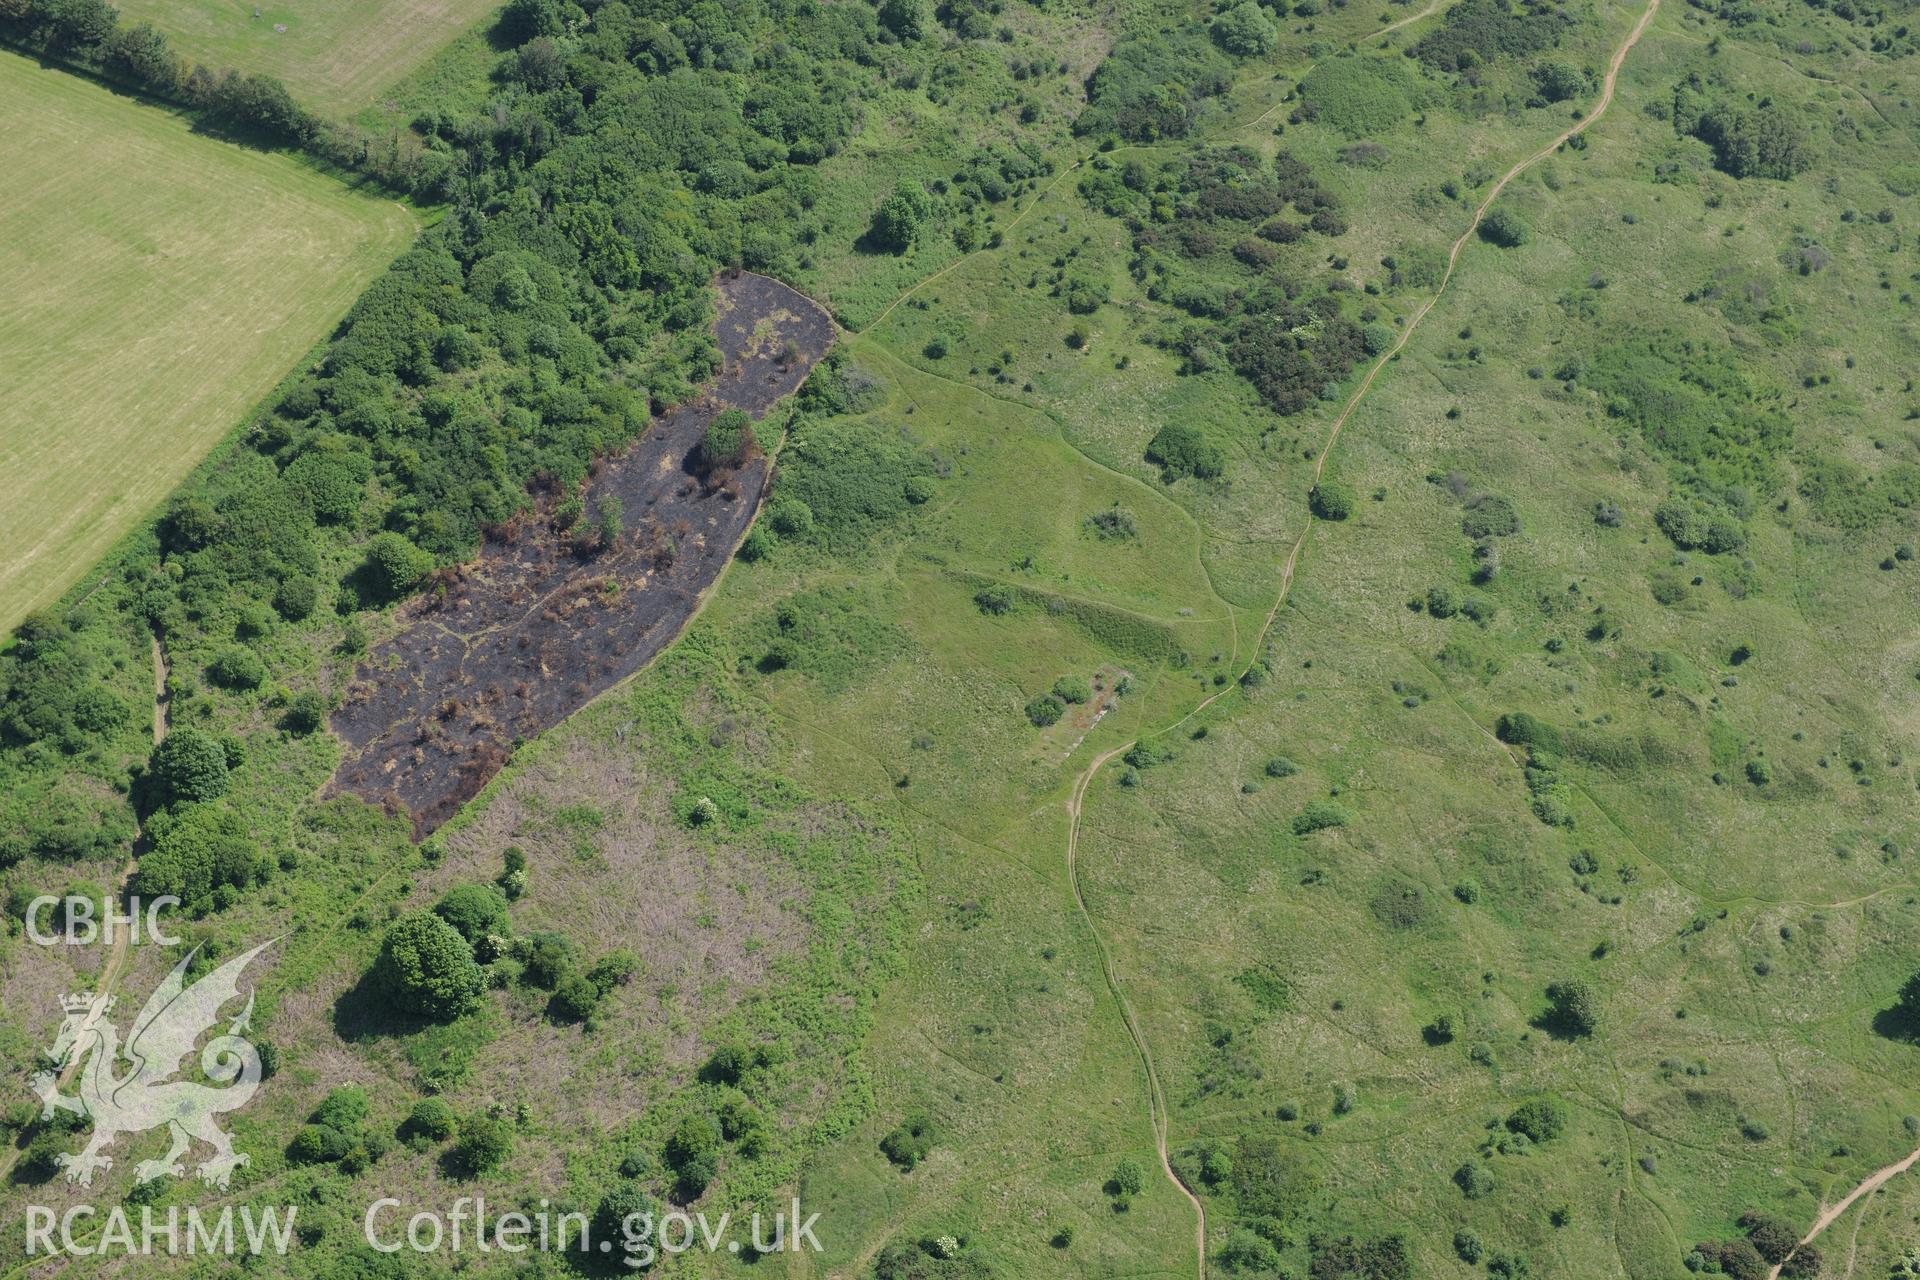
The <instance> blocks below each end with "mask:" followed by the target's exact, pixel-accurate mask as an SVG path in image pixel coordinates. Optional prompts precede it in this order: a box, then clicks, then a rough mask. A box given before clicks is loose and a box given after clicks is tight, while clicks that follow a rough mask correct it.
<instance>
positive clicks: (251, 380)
mask: <svg viewBox="0 0 1920 1280" xmlns="http://www.w3.org/2000/svg"><path fill="white" fill-rule="evenodd" d="M0 101H3V102H4V104H5V107H6V116H7V119H8V120H9V121H10V122H11V123H12V126H13V127H12V128H11V129H9V130H8V136H7V139H6V141H5V142H4V143H0V160H4V162H5V164H6V167H7V172H8V173H9V174H10V175H11V180H12V190H13V193H14V195H13V198H12V199H10V200H8V201H7V204H6V210H5V214H4V224H5V236H6V239H7V242H8V243H9V244H10V245H11V246H12V247H13V250H14V251H13V252H11V253H9V254H8V256H7V264H6V266H5V268H4V269H3V270H4V276H5V279H4V282H3V283H4V287H5V291H6V296H7V298H8V299H9V305H8V307H7V309H6V315H5V317H4V318H0V351H4V352H6V353H7V356H6V361H5V363H6V367H7V371H8V372H7V378H6V388H5V390H6V396H5V401H6V403H5V407H4V408H0V441H4V442H5V457H6V460H7V464H8V465H7V480H6V489H5V494H4V500H5V507H6V515H5V516H4V517H0V540H4V542H5V544H6V546H7V548H8V553H7V561H6V564H5V566H4V568H0V620H4V621H5V622H6V623H8V624H11V623H13V622H15V621H17V620H18V619H19V618H20V617H21V616H22V615H24V614H25V613H26V612H27V611H28V610H29V609H32V608H35V607H37V606H39V605H43V604H46V603H48V602H49V601H51V600H53V599H55V598H56V597H58V596H59V595H60V594H61V593H62V592H63V591H64V590H65V589H66V588H67V587H68V585H70V584H71V583H72V582H73V581H74V580H75V579H76V578H77V577H79V575H80V574H82V573H83V572H84V571H85V570H86V569H87V567H88V566H89V565H91V564H92V563H93V562H94V561H96V560H98V559H99V557H100V555H101V554H102V552H104V551H105V550H106V549H107V548H108V547H110V546H111V545H112V544H113V543H114V542H115V541H117V540H118V539H119V537H120V536H121V535H122V534H124V533H125V532H126V531H127V530H129V529H131V528H132V527H133V526H134V524H135V523H136V522H138V521H140V520H141V519H143V518H145V517H146V516H147V515H148V513H149V511H150V509H151V508H152V507H153V506H154V505H155V504H156V503H158V502H159V501H160V499H161V498H162V497H164V496H165V495H166V494H167V493H168V492H169V491H171V490H172V489H173V487H174V486H175V485H176V484H178V483H179V481H180V479H181V478H182V477H183V476H185V475H186V474H187V473H188V472H189V471H190V470H192V468H193V467H194V465H195V464H196V463H197V462H198V461H199V460H200V458H201V457H202V455H204V454H205V453H206V452H207V450H208V449H209V448H210V447H211V446H212V445H213V443H214V442H215V441H216V440H218V439H219V438H220V437H221V436H222V435H223V434H224V433H225V432H226V431H228V430H229V429H230V428H231V426H232V423H233V421H234V419H235V418H237V417H238V416H239V415H240V414H241V413H243V412H245V410H246V409H247V408H248V407H249V406H251V405H252V404H253V403H254V402H255V401H256V400H258V399H259V398H260V397H261V396H262V395H263V394H265V393H266V392H267V390H268V389H269V388H271V387H272V386H273V385H274V383H275V382H277V381H278V380H279V378H280V377H281V375H282V374H283V372H284V371H285V369H286V367H287V366H288V365H289V364H290V363H291V362H292V361H294V360H295V359H297V358H298V357H299V355H300V354H301V353H302V352H304V351H306V350H307V349H308V347H309V346H311V345H312V343H313V342H314V340H315V339H317V338H319V337H320V336H321V335H322V334H324V332H325V331H326V329H327V327H328V326H329V325H331V324H333V323H334V322H335V321H336V320H338V319H339V317H340V316H341V315H342V314H343V313H344V312H345V311H346V309H347V307H348V306H349V305H350V304H351V303H352V301H353V299H354V298H355V297H356V296H358V294H359V292H360V291H361V289H363V288H364V287H365V286H366V283H367V282H368V281H369V280H371V279H372V278H373V277H374V275H375V274H376V273H377V272H379V271H380V270H381V269H382V268H383V267H384V266H385V265H386V264H387V263H388V261H390V260H391V259H392V258H393V257H394V256H395V254H397V253H398V252H399V251H400V250H401V248H402V247H403V246H404V245H405V244H406V242H407V240H408V238H409V237H410V236H411V235H412V234H413V231H414V225H415V224H414V221H413V219H412V218H411V217H410V216H409V215H408V214H407V212H406V211H405V210H404V209H402V208H400V207H399V206H397V205H394V204H392V203H391V202H388V201H384V200H377V199H374V198H371V197H367V196H362V195H357V194H353V193H350V192H348V191H346V190H344V189H342V188H340V187H339V186H338V185H337V184H335V183H333V182H332V181H331V180H330V179H327V178H324V177H322V176H321V175H319V174H317V173H315V172H314V171H313V170H311V169H310V168H307V167H306V166H304V165H302V164H300V163H299V162H297V161H295V160H292V159H289V158H286V157H283V156H271V155H261V154H257V153H254V152H251V151H245V150H242V149H240V148H237V147H233V146H229V145H226V144H223V143H216V142H212V141H209V140H206V139H204V138H199V137H195V136H194V135H193V134H192V133H191V132H190V131H189V129H188V127H187V126H186V125H185V124H184V123H183V122H182V121H180V120H177V119H175V118H173V117H171V116H168V115H165V114H162V113H159V112H155V111H151V110H146V109H143V108H141V107H139V106H137V105H136V104H133V103H131V102H128V101H126V100H124V99H122V98H119V97H116V96H115V95H113V94H111V93H109V92H107V91H105V90H103V89H100V88H97V87H95V86H93V85H90V84H86V83H84V82H81V81H79V80H76V79H75V78H73V77H71V76H66V75H62V74H58V73H54V72H49V71H45V70H41V69H39V68H37V67H36V66H34V64H33V63H31V62H29V61H28V60H26V59H24V58H20V57H16V56H14V55H12V54H7V55H5V56H4V57H0ZM82 147H84V148H85V151H86V154H87V156H88V157H89V160H88V162H87V163H85V164H81V163H76V162H75V156H76V154H77V153H78V152H79V150H80V149H81V148H82Z"/></svg>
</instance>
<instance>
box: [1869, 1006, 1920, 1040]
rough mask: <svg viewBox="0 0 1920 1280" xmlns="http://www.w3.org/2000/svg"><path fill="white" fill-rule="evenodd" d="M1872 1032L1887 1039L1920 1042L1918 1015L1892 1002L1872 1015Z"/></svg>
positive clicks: (1919, 1020)
mask: <svg viewBox="0 0 1920 1280" xmlns="http://www.w3.org/2000/svg"><path fill="white" fill-rule="evenodd" d="M1873 1033H1874V1034H1875V1035H1877V1036H1884V1037H1886V1038H1887V1039H1889V1040H1902V1041H1905V1042H1906V1043H1908V1044H1916V1043H1920V1015H1916V1013H1915V1011H1914V1010H1912V1009H1909V1008H1907V1007H1906V1006H1904V1005H1901V1004H1894V1005H1892V1006H1890V1007H1888V1008H1885V1009H1882V1010H1880V1011H1879V1012H1878V1013H1876V1014H1874V1015H1873Z"/></svg>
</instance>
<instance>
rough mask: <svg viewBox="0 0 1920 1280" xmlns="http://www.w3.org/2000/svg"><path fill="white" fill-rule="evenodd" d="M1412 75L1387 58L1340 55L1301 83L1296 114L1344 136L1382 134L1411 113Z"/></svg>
mask: <svg viewBox="0 0 1920 1280" xmlns="http://www.w3.org/2000/svg"><path fill="white" fill-rule="evenodd" d="M1413 97H1414V84H1413V78H1412V77H1411V76H1410V75H1409V74H1408V73H1407V69H1406V68H1405V67H1404V66H1402V65H1401V63H1400V62H1399V61H1397V60H1395V59H1392V58H1382V57H1375V56H1371V55H1367V54H1353V53H1350V54H1343V55H1341V56H1339V57H1335V58H1329V59H1327V60H1326V61H1324V62H1322V63H1321V64H1320V65H1319V66H1317V67H1315V68H1314V69H1313V70H1312V71H1310V72H1308V73H1307V76H1306V78H1305V79H1304V80H1302V81H1301V82H1300V100H1301V103H1302V107H1301V112H1300V116H1301V118H1302V119H1305V120H1310V121H1312V122H1314V123H1316V124H1322V125H1325V126H1327V127H1328V128H1330V129H1333V130H1336V131H1337V132H1339V133H1343V134H1345V135H1346V136H1347V137H1349V138H1364V137H1367V136H1369V135H1373V134H1381V133H1386V132H1387V131H1389V130H1391V129H1392V128H1393V126H1395V125H1397V124H1399V123H1400V122H1401V121H1402V120H1404V119H1405V118H1406V117H1407V116H1409V115H1411V114H1413Z"/></svg>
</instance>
